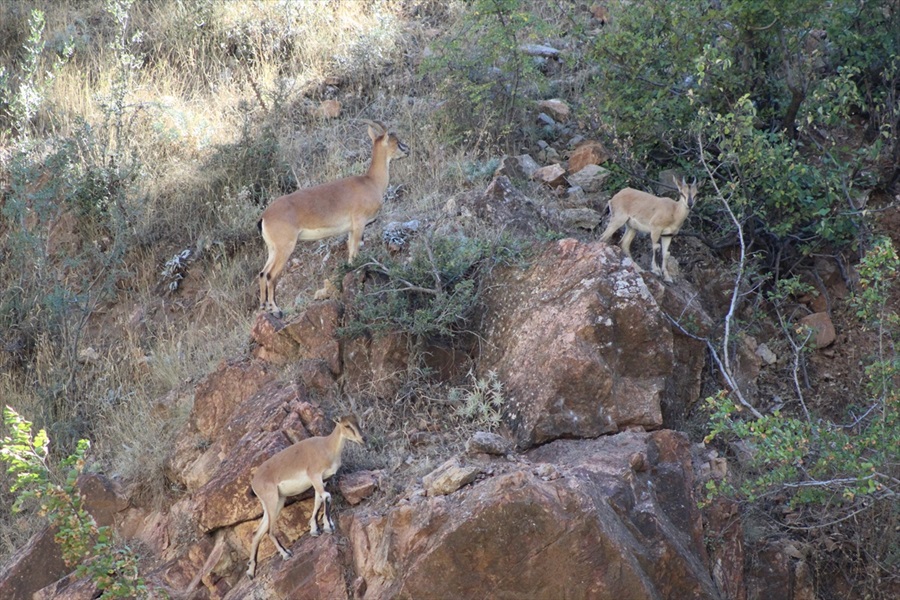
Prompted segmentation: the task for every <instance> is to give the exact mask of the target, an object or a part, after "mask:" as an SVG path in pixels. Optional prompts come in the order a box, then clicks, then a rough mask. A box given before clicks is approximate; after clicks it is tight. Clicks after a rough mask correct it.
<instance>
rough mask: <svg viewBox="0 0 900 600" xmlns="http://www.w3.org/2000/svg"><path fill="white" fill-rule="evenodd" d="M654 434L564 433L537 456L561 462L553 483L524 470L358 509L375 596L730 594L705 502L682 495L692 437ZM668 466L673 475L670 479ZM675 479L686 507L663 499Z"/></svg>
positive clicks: (353, 518) (357, 558) (356, 545)
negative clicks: (702, 513)
mask: <svg viewBox="0 0 900 600" xmlns="http://www.w3.org/2000/svg"><path fill="white" fill-rule="evenodd" d="M654 435H655V434H637V433H627V434H619V435H617V436H612V437H605V438H599V439H597V440H559V441H556V442H552V443H550V444H547V445H545V446H542V447H541V448H539V449H537V450H535V451H533V452H531V453H529V454H528V455H527V457H526V458H527V459H528V460H530V461H532V462H534V463H539V464H541V463H550V464H552V465H554V466H555V469H556V470H557V471H559V475H560V476H559V477H558V478H556V479H553V480H552V481H543V480H542V479H541V478H539V477H537V476H535V475H534V474H532V473H531V468H530V467H528V466H527V465H523V466H521V467H515V468H513V470H512V471H511V472H508V473H503V474H500V475H497V476H495V477H492V478H488V479H485V480H482V481H480V482H477V483H475V484H473V485H471V486H469V487H466V488H463V489H462V490H460V491H459V492H457V493H455V494H453V495H451V496H440V497H434V498H422V497H419V498H418V499H415V500H410V501H406V502H402V503H400V504H399V505H397V506H395V507H394V508H392V509H390V510H389V511H388V512H387V513H384V514H378V513H376V512H375V511H372V512H371V513H365V512H360V511H355V512H354V513H352V514H349V515H346V516H345V517H343V518H342V522H343V521H347V522H348V524H347V527H346V531H347V532H348V535H349V539H350V543H351V552H352V560H353V565H354V572H355V573H356V574H357V575H358V576H359V577H361V578H362V579H363V580H364V584H363V583H362V582H361V583H360V585H359V587H361V588H362V589H363V590H364V592H363V594H364V596H363V597H364V598H367V599H382V598H385V599H386V598H482V597H486V595H485V590H490V593H489V594H487V595H488V596H490V597H495V598H535V597H540V598H591V599H599V600H603V599H615V600H620V599H622V598H629V599H644V598H646V599H648V600H649V599H651V598H653V599H655V598H697V599H705V598H709V599H713V598H719V594H718V592H717V591H716V590H715V587H714V585H713V583H712V580H711V579H710V577H709V574H708V572H707V570H706V566H705V553H704V550H703V546H702V539H703V538H702V530H700V529H699V527H698V526H697V524H698V523H699V518H698V513H697V508H696V499H695V498H693V496H691V495H690V493H688V495H687V496H684V495H683V494H680V492H681V491H683V490H690V486H691V481H692V473H691V471H690V454H689V452H687V448H688V446H689V444H688V443H687V440H686V439H684V440H683V441H682V442H679V443H675V442H674V441H671V440H668V441H667V440H662V439H660V440H656V441H654ZM668 436H669V437H672V436H674V437H682V438H683V436H679V435H678V434H673V433H671V432H668ZM657 437H659V436H657ZM662 437H665V436H662ZM654 445H657V446H665V447H666V449H662V450H661V449H656V450H654V449H653V446H654ZM638 452H643V453H644V454H645V455H646V456H648V461H649V462H650V463H651V466H650V468H649V469H648V470H647V471H646V472H644V473H641V474H635V473H634V472H633V471H632V470H631V467H630V457H631V456H632V455H633V454H635V453H638ZM669 454H672V456H669ZM669 458H671V459H672V462H667V459H669ZM563 465H564V466H563ZM685 469H686V470H685ZM659 472H665V473H672V474H673V475H672V476H671V477H667V478H666V480H665V481H660V480H657V479H656V478H655V474H656V473H659ZM676 473H681V474H682V475H683V479H681V480H678V481H676V480H675V478H674V474H676ZM672 483H675V484H676V485H675V492H673V495H679V494H680V497H679V502H680V503H681V504H683V506H681V505H679V506H678V507H669V506H663V505H662V504H661V502H659V501H658V500H657V494H656V490H657V489H658V488H659V487H661V486H663V485H671V484H672ZM680 513H685V514H687V515H689V516H690V518H687V519H684V518H682V517H681V516H680ZM670 514H676V515H679V517H678V518H677V519H674V520H673V519H672V518H671V517H670ZM682 523H688V524H689V526H688V529H684V528H683V525H682ZM696 540H700V546H699V547H697V543H696ZM435 582H440V590H439V592H436V588H435Z"/></svg>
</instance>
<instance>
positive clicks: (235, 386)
mask: <svg viewBox="0 0 900 600" xmlns="http://www.w3.org/2000/svg"><path fill="white" fill-rule="evenodd" d="M271 379H272V378H271V375H270V374H269V371H268V369H267V368H266V366H265V364H263V363H261V362H258V361H249V360H234V361H223V362H222V363H221V364H220V365H219V367H218V368H217V369H216V370H215V371H213V372H212V373H211V374H210V375H208V376H207V377H206V378H204V379H203V381H201V382H200V383H199V384H197V389H196V392H195V394H194V406H193V408H192V409H191V417H190V423H191V425H192V426H193V427H194V429H195V430H196V431H197V432H198V433H200V435H203V436H207V437H210V438H211V437H215V436H216V435H217V434H218V432H219V431H220V430H221V429H222V427H224V426H225V424H226V423H227V422H228V420H229V419H230V418H231V416H232V413H233V412H234V409H235V408H237V406H239V405H240V404H241V403H242V402H244V401H245V400H246V399H247V398H249V397H250V396H252V395H253V394H255V393H256V392H258V391H259V390H260V388H262V387H263V386H264V385H265V384H266V383H268V382H270V381H271Z"/></svg>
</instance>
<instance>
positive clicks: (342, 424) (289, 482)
mask: <svg viewBox="0 0 900 600" xmlns="http://www.w3.org/2000/svg"><path fill="white" fill-rule="evenodd" d="M346 440H350V441H351V442H356V443H357V444H360V445H362V444H365V438H364V437H363V434H362V432H361V431H360V430H359V422H358V421H357V420H356V416H355V415H349V416H346V417H341V418H340V419H339V420H337V421H335V427H334V430H333V431H332V432H331V433H330V434H328V435H326V436H319V437H311V438H307V439H305V440H301V441H299V442H297V443H296V444H294V445H292V446H289V447H287V448H285V449H284V450H282V451H281V452H278V453H277V454H275V455H274V456H271V457H269V458H268V459H266V461H265V462H263V464H261V465H260V466H259V468H258V469H256V473H254V474H253V479H251V480H250V487H251V488H252V489H253V493H254V494H256V497H257V498H259V502H260V504H262V508H263V516H262V520H261V521H260V523H259V528H257V530H256V534H255V535H254V536H253V543H252V544H251V545H250V563H249V564H248V565H247V576H248V577H249V578H250V579H253V576H254V575H255V574H256V553H257V550H258V549H259V542H260V541H261V540H262V537H263V536H264V535H265V534H266V533H268V534H269V539H270V540H272V543H273V544H275V548H277V549H278V552H279V553H280V554H281V558H282V559H284V560H287V559H288V558H290V557H291V556H292V554H291V551H290V550H287V549H286V548H285V547H284V546H282V545H281V542H279V541H278V537H277V536H276V535H275V534H276V532H277V531H278V528H277V526H276V523H277V521H278V515H279V514H280V513H281V509H282V508H284V503H285V500H287V498H288V497H289V496H296V495H297V494H302V493H303V492H305V491H306V490H308V489H309V488H310V487H312V488H314V489H315V491H316V502H315V505H314V506H313V513H312V517H311V518H310V520H309V534H310V535H312V536H318V535H319V524H318V515H319V509H320V508H321V509H322V512H323V516H322V527H323V529H324V530H325V533H331V532H332V531H334V521H333V520H332V519H331V494H329V493H328V492H326V491H325V480H326V479H328V478H329V477H331V476H332V475H334V474H335V473H336V472H337V470H338V469H340V468H341V452H342V451H343V449H344V442H345V441H346Z"/></svg>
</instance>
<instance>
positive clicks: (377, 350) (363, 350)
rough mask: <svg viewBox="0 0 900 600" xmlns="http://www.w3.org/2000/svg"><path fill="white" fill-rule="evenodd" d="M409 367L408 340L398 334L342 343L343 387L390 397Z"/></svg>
mask: <svg viewBox="0 0 900 600" xmlns="http://www.w3.org/2000/svg"><path fill="white" fill-rule="evenodd" d="M408 365H409V338H408V336H406V335H405V334H402V333H388V334H386V335H381V336H370V335H362V336H359V337H356V338H353V339H351V340H347V341H346V342H345V343H344V387H345V389H349V390H353V391H354V392H364V393H367V394H372V395H373V396H376V397H378V398H392V397H394V396H395V395H396V394H397V392H398V391H399V390H400V387H401V386H402V385H403V382H404V380H405V375H406V371H407V369H408Z"/></svg>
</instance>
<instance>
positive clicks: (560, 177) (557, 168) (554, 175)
mask: <svg viewBox="0 0 900 600" xmlns="http://www.w3.org/2000/svg"><path fill="white" fill-rule="evenodd" d="M531 178H532V179H534V180H535V181H539V182H541V183H543V184H544V185H546V186H549V187H552V188H555V187H559V186H561V185H565V184H566V170H565V169H563V168H562V166H561V165H559V164H552V165H547V166H546V167H541V168H540V169H538V170H537V171H535V172H534V173H532V174H531Z"/></svg>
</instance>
